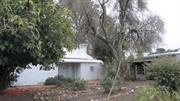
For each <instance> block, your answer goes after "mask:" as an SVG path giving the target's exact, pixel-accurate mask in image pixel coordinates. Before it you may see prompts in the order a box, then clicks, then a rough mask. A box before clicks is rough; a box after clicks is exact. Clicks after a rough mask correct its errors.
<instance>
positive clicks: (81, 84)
mask: <svg viewBox="0 0 180 101" xmlns="http://www.w3.org/2000/svg"><path fill="white" fill-rule="evenodd" d="M85 84H86V81H85V80H79V79H78V80H75V81H74V82H73V86H72V90H75V91H78V90H82V89H84V88H85Z"/></svg>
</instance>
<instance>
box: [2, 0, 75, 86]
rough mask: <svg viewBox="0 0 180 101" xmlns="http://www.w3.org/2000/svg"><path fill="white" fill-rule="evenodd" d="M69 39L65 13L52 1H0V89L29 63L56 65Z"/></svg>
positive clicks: (68, 25)
mask: <svg viewBox="0 0 180 101" xmlns="http://www.w3.org/2000/svg"><path fill="white" fill-rule="evenodd" d="M73 38H74V33H73V31H72V26H71V21H70V19H69V11H68V10H67V9H62V8H60V7H59V6H57V5H56V4H55V3H54V2H53V1H52V0H5V1H4V0H0V53H1V54H0V82H1V83H0V89H4V88H6V87H7V86H9V85H10V84H11V83H12V81H14V80H16V77H17V75H16V73H20V72H21V71H22V70H23V69H26V68H27V67H28V66H27V65H28V64H29V63H32V64H33V65H37V64H42V65H44V66H48V65H49V64H52V63H55V62H57V61H58V60H59V59H60V58H62V57H63V55H64V50H63V48H67V49H68V50H70V49H72V46H73Z"/></svg>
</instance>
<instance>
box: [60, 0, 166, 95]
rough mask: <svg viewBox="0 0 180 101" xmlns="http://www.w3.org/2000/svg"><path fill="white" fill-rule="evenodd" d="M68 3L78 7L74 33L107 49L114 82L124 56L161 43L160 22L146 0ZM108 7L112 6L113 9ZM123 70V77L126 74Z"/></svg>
mask: <svg viewBox="0 0 180 101" xmlns="http://www.w3.org/2000/svg"><path fill="white" fill-rule="evenodd" d="M60 1H62V0H60ZM67 1H68V4H70V5H69V6H68V7H69V8H70V9H71V8H73V7H74V6H73V4H74V3H78V4H79V5H78V6H77V7H79V9H80V10H79V9H78V11H80V12H81V13H80V14H79V12H78V11H77V10H76V9H74V8H73V9H72V10H73V11H74V13H73V15H74V16H76V17H75V18H76V19H74V21H75V24H74V25H75V26H76V22H78V24H77V25H78V26H80V30H77V31H78V32H82V31H83V34H84V33H85V34H86V35H91V36H93V37H95V39H98V40H100V41H101V42H103V43H104V45H106V47H107V48H106V49H108V50H110V53H111V54H112V59H113V62H112V63H115V64H114V65H115V66H116V67H117V68H116V71H117V73H116V76H115V78H114V81H116V78H117V76H118V75H119V72H120V71H122V70H123V67H124V66H123V65H124V64H123V63H124V61H125V59H126V58H125V54H126V53H128V52H137V53H138V54H139V56H140V54H142V52H143V51H148V50H150V49H151V48H152V47H153V46H154V45H155V44H157V43H158V42H160V41H161V37H160V34H161V33H162V32H163V30H164V29H163V21H162V20H161V19H160V18H159V17H158V16H155V15H152V14H151V13H150V12H148V10H147V8H146V2H145V0H114V1H113V0H95V1H94V2H93V1H90V0H83V1H81V2H80V0H67ZM109 5H113V9H111V7H112V6H111V7H109ZM109 12H111V13H109ZM79 20H80V21H79ZM96 44H98V43H96ZM100 52H102V51H100ZM102 54H103V52H102ZM126 71H128V68H127V69H126ZM126 71H125V72H124V73H123V74H126ZM122 76H123V75H122ZM113 85H115V82H114V83H113ZM112 89H113V87H112ZM112 89H111V91H112ZM111 91H110V93H109V96H110V95H111Z"/></svg>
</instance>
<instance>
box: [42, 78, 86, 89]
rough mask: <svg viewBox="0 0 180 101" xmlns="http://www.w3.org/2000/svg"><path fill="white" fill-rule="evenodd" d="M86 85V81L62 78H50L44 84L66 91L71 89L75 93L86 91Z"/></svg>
mask: <svg viewBox="0 0 180 101" xmlns="http://www.w3.org/2000/svg"><path fill="white" fill-rule="evenodd" d="M85 84H86V81H85V80H80V79H70V78H64V77H62V76H55V77H49V78H48V79H47V80H46V81H45V83H44V85H57V86H59V87H62V88H64V89H69V90H74V91H78V90H82V89H84V88H85Z"/></svg>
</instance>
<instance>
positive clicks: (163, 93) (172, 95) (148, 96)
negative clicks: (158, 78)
mask: <svg viewBox="0 0 180 101" xmlns="http://www.w3.org/2000/svg"><path fill="white" fill-rule="evenodd" d="M135 98H136V101H180V93H179V92H175V91H173V92H169V90H168V89H166V88H164V87H157V88H154V87H152V86H144V87H142V88H140V89H138V90H137V91H136V92H135Z"/></svg>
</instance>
